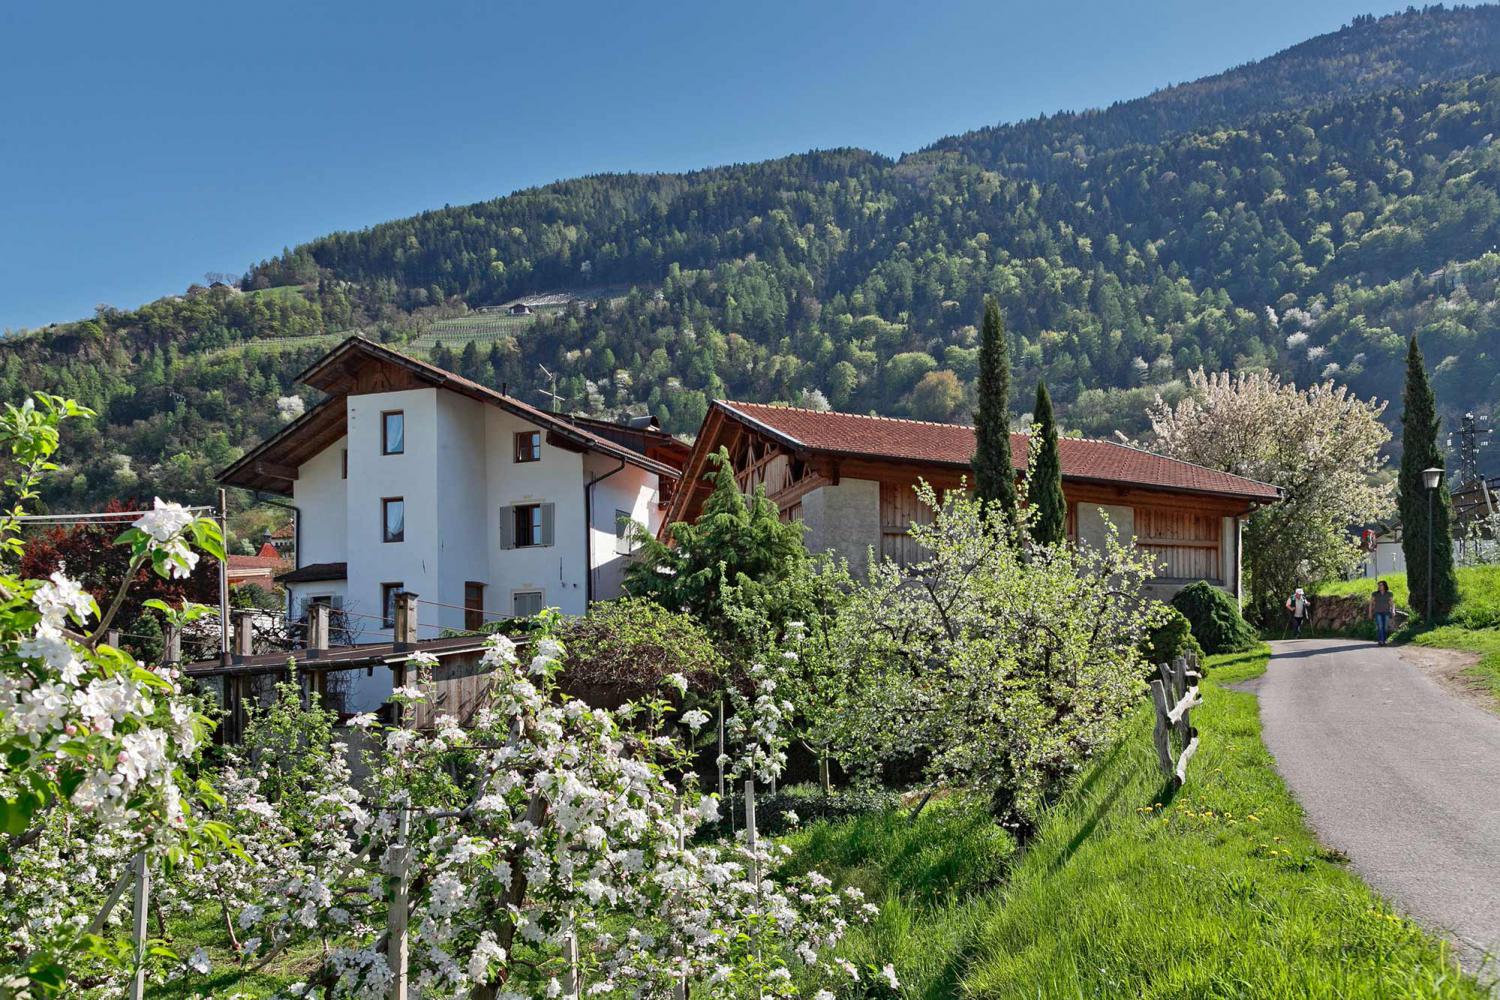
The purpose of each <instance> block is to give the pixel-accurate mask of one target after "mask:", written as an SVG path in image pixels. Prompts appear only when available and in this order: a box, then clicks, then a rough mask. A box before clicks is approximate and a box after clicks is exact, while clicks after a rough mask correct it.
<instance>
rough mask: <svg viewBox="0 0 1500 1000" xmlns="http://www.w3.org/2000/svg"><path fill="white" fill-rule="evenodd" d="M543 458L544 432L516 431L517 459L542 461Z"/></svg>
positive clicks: (519, 460)
mask: <svg viewBox="0 0 1500 1000" xmlns="http://www.w3.org/2000/svg"><path fill="white" fill-rule="evenodd" d="M541 460H542V432H541V431H517V432H516V461H517V462H540V461H541Z"/></svg>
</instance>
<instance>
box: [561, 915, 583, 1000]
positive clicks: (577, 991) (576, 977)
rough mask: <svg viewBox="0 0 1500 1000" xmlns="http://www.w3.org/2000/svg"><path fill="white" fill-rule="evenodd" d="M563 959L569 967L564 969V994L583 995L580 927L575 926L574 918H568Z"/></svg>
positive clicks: (569, 995)
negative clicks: (579, 963) (579, 957)
mask: <svg viewBox="0 0 1500 1000" xmlns="http://www.w3.org/2000/svg"><path fill="white" fill-rule="evenodd" d="M563 959H564V961H566V962H567V968H566V969H564V970H563V996H564V997H573V998H575V1000H576V998H577V997H581V996H582V995H583V975H582V973H581V972H580V971H579V968H578V928H576V927H574V926H573V920H572V918H571V917H569V918H568V934H567V937H565V938H564V939H563Z"/></svg>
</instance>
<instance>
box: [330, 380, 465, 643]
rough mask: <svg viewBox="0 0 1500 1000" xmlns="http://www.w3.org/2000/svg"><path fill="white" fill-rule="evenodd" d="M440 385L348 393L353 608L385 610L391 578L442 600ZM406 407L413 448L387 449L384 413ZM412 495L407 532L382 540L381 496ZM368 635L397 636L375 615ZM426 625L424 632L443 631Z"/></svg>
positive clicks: (369, 622)
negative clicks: (383, 595)
mask: <svg viewBox="0 0 1500 1000" xmlns="http://www.w3.org/2000/svg"><path fill="white" fill-rule="evenodd" d="M437 397H438V390H436V389H407V390H403V391H400V392H382V393H374V394H370V395H360V396H350V397H348V420H349V432H348V448H349V502H348V505H347V509H346V514H345V518H346V524H347V536H346V539H347V541H346V551H347V552H348V557H347V559H346V560H345V561H346V562H347V563H348V564H349V592H348V597H347V599H346V601H345V604H344V610H345V611H346V612H351V613H356V614H361V615H370V616H379V615H380V613H381V606H380V588H381V584H383V583H399V584H401V585H402V587H403V588H404V589H405V590H407V591H411V592H414V593H416V594H418V595H419V596H421V597H423V598H425V599H426V600H440V597H439V594H440V593H441V589H440V587H439V585H438V555H439V552H440V551H441V549H440V544H439V538H440V531H439V528H440V524H439V519H438V513H439V512H438V490H439V478H438V476H437V474H436V468H435V464H436V455H437V453H438V402H437ZM386 410H401V411H402V412H403V413H404V414H405V420H406V450H405V452H404V453H403V454H400V455H382V454H381V452H380V449H381V413H382V412H383V411H386ZM385 497H401V498H402V499H403V500H405V501H406V532H405V539H404V540H403V541H400V542H383V541H381V537H382V534H381V526H382V520H381V500H382V499H383V498H385ZM361 621H362V624H364V625H367V626H369V628H370V629H371V632H370V633H368V634H369V635H370V636H371V638H370V639H369V640H367V641H379V640H382V639H384V640H389V639H390V637H391V633H390V630H389V629H382V628H380V622H379V621H377V620H375V619H374V618H373V617H372V618H365V619H361ZM436 636H437V631H436V630H434V629H423V630H422V631H421V633H420V634H419V637H420V638H423V639H431V638H436Z"/></svg>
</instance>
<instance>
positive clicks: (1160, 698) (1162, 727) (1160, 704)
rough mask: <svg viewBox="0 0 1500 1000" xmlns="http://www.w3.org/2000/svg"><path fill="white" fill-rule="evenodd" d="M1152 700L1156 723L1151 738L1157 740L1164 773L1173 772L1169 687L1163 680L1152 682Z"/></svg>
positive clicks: (1157, 752) (1158, 753) (1157, 757)
mask: <svg viewBox="0 0 1500 1000" xmlns="http://www.w3.org/2000/svg"><path fill="white" fill-rule="evenodd" d="M1151 701H1152V703H1153V704H1154V705H1155V706H1156V725H1155V727H1154V728H1153V729H1152V731H1151V738H1152V739H1153V740H1154V741H1155V742H1156V760H1157V763H1159V764H1160V765H1161V773H1162V774H1171V773H1172V743H1171V738H1172V737H1171V734H1170V733H1169V731H1168V730H1167V714H1168V712H1169V711H1170V709H1168V708H1167V688H1166V685H1165V684H1163V683H1162V682H1161V681H1152V682H1151Z"/></svg>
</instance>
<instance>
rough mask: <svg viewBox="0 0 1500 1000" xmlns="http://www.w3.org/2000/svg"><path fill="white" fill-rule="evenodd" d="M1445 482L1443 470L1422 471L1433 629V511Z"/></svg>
mask: <svg viewBox="0 0 1500 1000" xmlns="http://www.w3.org/2000/svg"><path fill="white" fill-rule="evenodd" d="M1442 482H1443V470H1442V469H1439V468H1437V467H1436V466H1434V467H1433V468H1430V469H1423V470H1422V485H1423V486H1425V487H1427V627H1428V628H1431V627H1432V562H1433V559H1432V556H1433V552H1432V543H1433V529H1432V519H1433V511H1434V510H1435V509H1436V508H1437V490H1438V486H1439V485H1441V484H1442Z"/></svg>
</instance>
